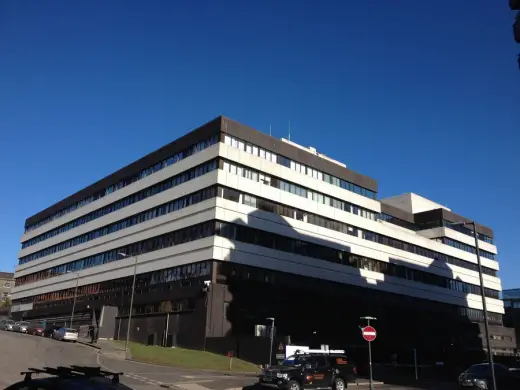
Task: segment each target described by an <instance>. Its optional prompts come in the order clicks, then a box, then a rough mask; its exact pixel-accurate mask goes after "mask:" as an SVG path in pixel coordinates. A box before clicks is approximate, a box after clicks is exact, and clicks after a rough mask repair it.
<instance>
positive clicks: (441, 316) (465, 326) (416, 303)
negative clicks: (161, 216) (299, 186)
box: [206, 210, 484, 383]
mask: <svg viewBox="0 0 520 390" xmlns="http://www.w3.org/2000/svg"><path fill="white" fill-rule="evenodd" d="M292 221H294V220H292V219H290V218H284V217H281V216H280V215H278V214H276V213H275V212H274V210H273V211H272V212H267V211H263V210H255V211H253V212H251V213H249V214H248V215H247V216H246V215H244V217H241V218H237V219H236V220H235V221H233V222H232V223H231V224H227V223H226V224H222V225H221V226H220V227H219V228H220V229H221V231H220V233H219V235H221V236H224V237H226V238H229V240H230V241H232V243H233V244H232V246H231V249H230V251H228V252H227V254H226V256H225V259H224V260H225V261H223V262H221V263H220V264H219V265H218V267H217V275H216V278H217V283H216V285H215V286H213V287H212V291H211V294H210V295H211V300H212V303H211V305H212V310H211V313H210V316H209V319H208V326H207V340H206V346H207V349H209V350H213V351H215V352H218V353H227V352H230V351H233V353H234V356H237V357H240V358H242V359H244V360H248V361H252V362H255V363H258V364H266V363H268V362H269V352H270V339H269V335H270V333H269V332H270V325H271V323H272V320H270V318H274V319H275V320H274V322H275V337H274V342H273V348H272V355H271V360H272V362H273V363H274V362H276V361H277V360H279V359H277V355H280V356H281V354H283V349H284V346H285V345H287V344H294V345H305V346H311V347H312V348H320V347H321V345H323V344H325V345H328V346H329V348H330V349H344V350H346V352H347V354H348V355H349V357H350V358H351V359H353V360H354V361H355V362H356V365H357V367H358V371H359V373H360V375H361V376H365V375H367V374H368V348H367V343H366V342H365V341H364V340H363V339H362V337H361V331H360V326H361V325H364V321H363V320H361V319H360V317H363V316H372V317H376V318H377V321H375V322H373V325H374V326H375V327H376V329H377V331H378V337H377V339H376V341H374V342H373V343H372V356H373V362H374V378H376V379H377V378H379V379H382V380H385V381H386V382H389V383H402V382H403V381H412V382H413V381H414V380H415V363H417V366H418V375H419V379H422V380H427V379H429V380H431V379H434V380H438V379H440V378H441V377H446V378H449V379H452V380H456V378H457V376H456V375H457V374H458V373H460V370H462V368H463V367H465V366H467V365H468V364H470V363H471V362H475V361H482V360H483V357H484V355H483V353H482V339H481V338H480V336H479V334H480V330H479V327H478V325H477V324H474V323H472V322H471V321H469V319H468V318H467V317H466V316H464V315H461V314H463V313H461V312H460V311H459V309H457V308H456V307H455V306H450V305H446V304H440V303H438V302H437V301H434V300H428V299H419V298H414V297H411V296H410V295H404V294H405V292H408V293H409V294H410V293H411V294H414V295H415V296H418V297H423V298H424V297H426V294H432V292H431V289H433V290H436V292H437V293H438V296H442V295H443V294H445V295H449V294H452V295H456V294H454V293H455V291H453V290H450V289H448V288H447V287H449V285H450V283H451V284H453V283H456V282H461V281H460V280H458V279H457V278H454V275H453V272H452V270H451V269H450V268H449V267H448V266H447V264H446V263H444V262H441V261H437V260H435V261H433V262H432V264H431V265H430V266H420V265H417V266H415V267H414V268H410V267H409V264H408V263H406V262H404V261H403V260H399V259H396V258H395V257H393V256H390V255H389V257H388V262H385V261H374V259H369V258H367V257H363V256H358V255H356V254H355V253H354V254H353V253H352V251H351V247H350V245H351V244H349V243H348V242H352V243H354V242H355V241H356V238H354V237H353V238H352V240H349V236H348V234H346V235H344V236H343V237H344V239H345V242H344V243H343V244H339V243H334V244H331V242H330V241H329V240H327V239H326V238H325V237H323V236H318V235H317V234H312V233H310V232H304V231H302V230H299V229H296V228H295V227H293V225H292ZM326 223H328V222H326ZM267 225H269V229H270V230H271V231H276V232H278V233H279V235H278V234H271V233H267V232H265V230H264V231H263V232H262V229H266V228H267ZM306 226H307V227H310V228H313V227H315V226H314V225H311V224H306ZM255 227H258V228H259V229H258V230H257V229H254V228H255ZM324 232H325V234H327V233H326V232H327V230H326V229H321V233H324ZM328 232H330V233H333V230H329V231H328ZM357 234H358V235H359V236H361V232H358V233H357ZM283 236H285V237H283ZM288 237H289V238H290V239H288ZM358 240H359V243H360V244H356V245H362V246H363V245H364V242H363V241H364V240H362V239H361V238H360V239H358ZM365 243H367V244H368V243H370V241H365ZM253 245H256V246H253ZM331 246H333V247H334V250H332V249H327V248H330V247H331ZM367 246H368V245H367ZM273 249H275V251H273ZM389 249H390V247H389ZM382 251H383V252H384V251H385V249H384V247H383V248H382ZM224 252H225V253H226V251H225V250H224ZM303 254H307V256H302V255H303ZM267 255H269V256H270V257H267ZM405 265H406V266H407V267H408V268H407V267H405ZM430 268H431V269H430ZM275 269H282V270H283V271H284V272H279V271H276V270H275ZM434 269H435V270H436V271H437V274H439V273H442V274H444V278H442V277H438V276H437V277H435V275H432V271H434ZM372 271H377V272H383V273H384V277H382V278H381V275H380V274H377V273H374V272H372ZM320 278H322V279H320ZM326 279H328V280H326ZM448 279H452V280H453V281H452V282H448V281H447V280H448ZM405 280H406V281H405ZM401 281H405V283H408V285H409V286H410V287H408V291H406V287H403V286H402V284H400V282H401ZM447 283H448V284H447ZM428 289H430V292H428V291H427V290H428ZM459 296H460V300H459V301H460V306H465V305H466V296H465V295H464V294H463V293H460V292H459ZM430 297H431V295H430ZM219 308H224V310H223V313H225V316H224V317H222V316H219V315H218V313H217V312H218V309H219ZM259 325H260V326H262V325H263V326H265V328H264V331H263V334H260V335H259V329H260V330H261V329H262V328H261V327H259ZM255 331H256V335H255ZM260 333H262V331H260ZM280 356H278V357H280Z"/></svg>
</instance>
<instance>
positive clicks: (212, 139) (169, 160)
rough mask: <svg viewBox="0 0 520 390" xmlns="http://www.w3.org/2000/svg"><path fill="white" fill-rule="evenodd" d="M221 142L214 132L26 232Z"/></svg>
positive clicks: (31, 227)
mask: <svg viewBox="0 0 520 390" xmlns="http://www.w3.org/2000/svg"><path fill="white" fill-rule="evenodd" d="M218 142H219V135H218V134H214V135H212V136H211V137H209V138H208V139H206V140H204V141H200V142H198V143H196V144H194V145H191V146H190V147H188V148H187V149H185V150H183V151H181V152H179V153H177V154H175V155H174V156H170V157H168V158H166V159H164V160H163V161H162V162H159V163H156V164H154V165H153V166H151V167H148V168H146V169H144V170H142V171H141V172H140V173H139V174H137V175H134V176H130V177H127V178H126V179H123V180H121V181H120V182H119V183H117V184H114V185H111V186H109V187H107V188H106V189H104V190H102V191H99V192H97V193H96V194H94V195H91V196H88V197H87V198H85V199H83V200H81V201H79V202H76V203H74V204H72V205H70V206H68V207H66V208H64V209H62V210H60V211H58V212H56V213H54V214H53V215H51V216H49V217H46V218H44V219H42V220H40V221H38V222H36V223H34V224H32V225H29V226H27V227H26V228H25V232H26V233H27V232H30V231H31V230H34V229H37V228H39V227H40V226H43V225H45V224H47V223H49V222H51V221H53V220H55V219H57V218H60V217H62V216H64V215H66V214H68V213H70V212H72V211H75V210H77V209H79V208H80V207H83V206H86V205H87V204H90V203H92V202H94V201H96V200H98V199H100V198H102V197H104V196H106V195H109V194H111V193H112V192H114V191H117V190H120V189H121V188H124V187H126V186H127V185H129V184H132V183H134V182H136V181H138V180H141V179H143V178H144V177H146V176H149V175H151V174H153V173H155V172H157V171H159V170H161V169H164V168H166V167H168V166H170V165H172V164H175V163H176V162H178V161H180V160H182V159H184V158H186V157H189V156H191V155H193V154H195V153H198V152H200V151H201V150H204V149H206V148H209V147H210V146H212V145H214V144H216V143H218Z"/></svg>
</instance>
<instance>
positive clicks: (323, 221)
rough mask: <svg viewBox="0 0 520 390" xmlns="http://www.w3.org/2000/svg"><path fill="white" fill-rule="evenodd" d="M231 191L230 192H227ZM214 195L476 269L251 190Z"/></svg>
mask: <svg viewBox="0 0 520 390" xmlns="http://www.w3.org/2000/svg"><path fill="white" fill-rule="evenodd" d="M230 191H232V192H230ZM231 193H232V195H230V194H231ZM218 196H219V197H223V198H225V199H228V200H233V201H234V202H239V203H243V204H246V205H248V206H252V207H256V208H258V209H260V210H264V211H269V212H271V213H275V214H278V215H283V216H286V217H289V218H294V219H298V220H300V221H303V222H307V223H311V224H313V225H317V226H321V227H324V228H326V229H331V230H336V231H338V232H341V233H345V234H349V235H351V236H354V237H360V235H359V232H361V233H362V234H361V238H363V239H365V240H368V241H373V242H376V243H378V244H381V245H386V246H390V247H393V248H396V249H400V250H403V251H407V252H410V253H415V254H417V255H420V256H424V257H428V258H430V259H434V260H438V261H443V262H446V263H448V264H453V265H456V266H458V267H462V268H466V269H470V270H472V271H478V265H477V264H475V263H472V262H470V261H466V260H462V259H458V258H456V257H452V256H449V255H446V254H444V253H440V252H436V251H433V250H431V249H426V248H423V247H420V246H418V245H414V244H410V243H407V242H405V241H400V240H397V239H394V238H392V237H387V236H383V235H381V234H378V233H375V232H371V231H369V230H363V229H359V228H358V227H356V226H351V225H348V224H346V223H344V222H340V221H336V220H333V219H330V218H326V217H322V216H321V215H317V214H313V213H309V212H306V211H302V210H298V209H296V208H293V207H290V206H285V205H282V204H280V203H277V202H273V201H270V200H267V199H263V198H259V197H256V196H254V195H251V194H246V193H242V192H239V191H237V190H230V189H228V188H226V187H219V192H218ZM482 272H483V273H485V274H487V275H491V276H496V275H497V271H496V270H494V269H492V268H488V267H482Z"/></svg>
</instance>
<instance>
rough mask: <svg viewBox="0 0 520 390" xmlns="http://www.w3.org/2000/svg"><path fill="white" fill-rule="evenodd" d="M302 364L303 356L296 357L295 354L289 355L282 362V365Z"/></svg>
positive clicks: (303, 361)
mask: <svg viewBox="0 0 520 390" xmlns="http://www.w3.org/2000/svg"><path fill="white" fill-rule="evenodd" d="M302 364H305V358H303V357H296V356H289V357H288V358H287V359H285V360H284V361H283V362H282V364H281V365H282V366H301V365H302Z"/></svg>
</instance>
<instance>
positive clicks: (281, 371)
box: [258, 353, 357, 390]
mask: <svg viewBox="0 0 520 390" xmlns="http://www.w3.org/2000/svg"><path fill="white" fill-rule="evenodd" d="M356 377H357V369H356V366H355V365H354V364H353V363H352V362H349V360H348V358H347V356H346V355H344V354H328V353H296V354H295V355H293V356H289V357H287V358H286V359H285V360H284V361H283V362H282V363H281V364H280V365H276V366H271V367H269V368H266V369H265V370H263V371H262V373H261V374H260V376H259V382H258V384H259V385H261V386H262V387H264V388H265V387H270V388H275V389H278V390H302V389H308V388H318V389H319V388H323V389H335V390H345V389H346V388H347V386H348V383H349V382H354V381H355V380H356Z"/></svg>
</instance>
